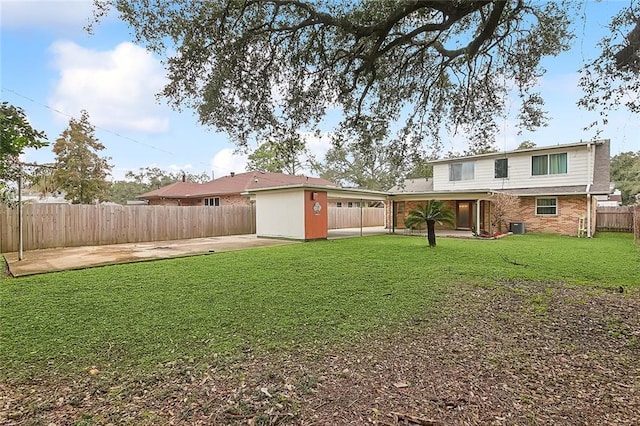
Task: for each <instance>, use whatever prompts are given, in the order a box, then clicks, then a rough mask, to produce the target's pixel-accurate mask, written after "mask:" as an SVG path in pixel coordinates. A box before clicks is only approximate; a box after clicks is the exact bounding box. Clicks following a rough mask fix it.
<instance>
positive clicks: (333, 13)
mask: <svg viewBox="0 0 640 426" xmlns="http://www.w3.org/2000/svg"><path fill="white" fill-rule="evenodd" d="M96 5H97V12H96V15H97V16H98V18H99V17H100V16H104V15H106V14H107V13H108V12H109V9H110V8H115V9H117V11H118V12H119V14H120V16H121V18H122V19H123V20H124V21H126V22H127V23H128V24H129V25H130V27H131V28H132V29H133V31H134V33H135V38H136V40H137V41H139V42H142V43H146V45H147V47H148V48H149V49H150V50H152V51H154V52H156V53H157V54H160V55H164V56H166V58H165V60H166V63H167V69H168V77H169V84H168V85H167V86H166V87H165V89H164V91H163V94H164V96H166V97H167V98H168V99H169V100H170V102H171V103H173V104H174V106H176V107H178V108H179V107H180V106H183V105H189V106H192V107H194V108H196V109H197V111H198V113H199V115H200V120H201V122H202V123H203V124H205V125H212V126H215V127H216V128H218V129H220V130H222V131H225V132H226V133H228V134H229V135H230V136H231V138H232V139H233V140H234V141H235V142H236V143H237V144H238V145H239V146H240V147H242V148H244V147H247V146H248V145H249V143H250V142H252V141H253V142H254V143H255V142H258V141H262V140H264V139H265V138H266V137H267V136H268V135H270V134H272V133H274V132H275V131H276V130H277V129H278V127H279V126H282V125H283V124H284V123H289V124H290V125H291V126H293V127H294V128H301V129H307V130H310V129H313V128H315V127H317V126H318V124H319V123H320V122H321V120H322V119H323V118H324V117H325V115H326V113H327V111H328V110H329V109H338V110H339V111H340V112H343V113H344V122H345V123H347V122H350V121H351V120H354V121H355V122H357V121H358V119H359V118H360V117H365V116H371V117H376V118H378V119H380V120H383V121H385V122H386V123H387V124H393V126H392V128H394V129H396V130H397V131H398V132H397V133H398V138H397V139H398V144H399V145H400V146H401V147H403V148H406V147H408V146H410V145H411V143H412V142H411V140H410V138H403V137H401V135H406V134H408V133H415V134H416V135H417V136H419V139H420V140H421V141H423V140H425V139H427V140H431V141H435V143H437V140H438V137H439V135H440V133H441V132H442V130H443V128H447V129H449V130H451V131H456V130H458V129H462V130H465V131H467V132H468V134H469V135H470V136H471V139H472V141H473V143H476V142H479V141H482V140H487V139H489V140H491V139H492V136H493V135H494V134H495V132H496V131H497V126H496V123H495V120H496V119H497V118H500V117H501V116H500V114H501V113H502V112H503V109H504V102H505V99H508V98H509V97H508V96H505V92H506V91H507V89H506V87H505V86H506V85H505V81H513V82H515V86H516V88H517V89H516V91H517V93H518V95H519V96H520V99H521V104H522V106H523V107H522V108H521V110H522V113H521V119H522V124H523V125H524V126H525V127H528V128H530V127H535V126H539V125H542V124H543V122H544V114H542V112H541V108H542V102H541V101H542V100H541V99H540V97H539V96H538V95H537V94H536V93H535V92H534V91H533V88H534V85H535V84H534V83H535V82H536V81H537V80H538V78H539V77H540V76H541V75H543V74H544V69H543V68H542V66H541V65H540V63H541V60H542V59H543V58H544V57H546V56H553V55H556V54H558V53H560V52H561V51H563V50H565V49H566V48H567V46H568V41H569V40H570V39H571V34H570V32H569V29H568V28H569V18H570V17H572V16H573V15H572V13H573V11H572V8H571V7H568V6H567V5H566V4H564V3H563V4H556V2H547V3H544V2H542V3H541V2H534V1H523V2H515V1H513V2H511V1H510V2H397V1H358V2H353V1H346V0H343V1H281V0H264V1H237V0H221V1H217V2H151V3H149V2H145V3H144V4H142V3H139V2H137V1H135V0H120V1H117V2H111V1H110V0H97V1H96ZM401 151H402V150H401Z"/></svg>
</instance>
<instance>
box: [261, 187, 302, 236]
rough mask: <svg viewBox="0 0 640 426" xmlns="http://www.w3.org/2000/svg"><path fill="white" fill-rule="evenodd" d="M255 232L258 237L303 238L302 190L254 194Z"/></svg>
mask: <svg viewBox="0 0 640 426" xmlns="http://www.w3.org/2000/svg"><path fill="white" fill-rule="evenodd" d="M256 233H257V235H258V236H259V237H285V238H293V239H300V240H303V239H304V238H305V233H304V191H295V192H293V191H292V192H284V191H277V192H260V193H258V194H256Z"/></svg>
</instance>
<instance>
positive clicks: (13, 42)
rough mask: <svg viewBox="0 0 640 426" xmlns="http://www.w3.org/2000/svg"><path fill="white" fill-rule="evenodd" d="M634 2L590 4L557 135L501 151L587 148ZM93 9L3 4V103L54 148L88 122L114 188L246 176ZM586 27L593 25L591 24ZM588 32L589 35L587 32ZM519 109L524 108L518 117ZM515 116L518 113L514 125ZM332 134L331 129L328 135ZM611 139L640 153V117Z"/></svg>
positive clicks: (509, 136)
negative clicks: (602, 62)
mask: <svg viewBox="0 0 640 426" xmlns="http://www.w3.org/2000/svg"><path fill="white" fill-rule="evenodd" d="M624 4H625V2H623V1H606V0H605V1H602V2H598V3H596V2H586V3H585V5H584V9H583V12H584V18H581V19H580V25H579V27H578V29H577V30H576V36H577V38H576V40H575V44H574V48H573V49H572V50H571V51H570V52H567V53H566V54H564V55H563V56H562V57H560V58H551V59H549V60H547V61H546V62H545V64H546V67H547V69H548V72H547V74H546V75H545V76H544V77H543V78H542V80H541V81H540V90H541V92H542V94H543V97H544V98H545V100H546V101H547V109H548V110H549V116H550V117H551V121H550V122H549V126H548V127H545V128H542V129H540V130H538V131H536V132H534V133H530V132H525V133H523V134H521V135H518V134H517V129H516V128H515V126H514V123H515V120H514V119H513V118H507V119H505V120H503V123H502V132H501V134H500V135H499V136H498V138H497V147H498V148H500V149H507V150H508V149H513V148H515V147H516V146H517V145H518V144H519V143H520V142H522V141H524V140H531V141H534V142H535V143H536V144H537V145H538V146H546V145H555V144H558V143H570V142H576V141H580V140H587V139H591V138H592V137H593V133H594V132H593V131H590V132H587V131H583V128H584V127H585V126H586V125H587V124H588V123H590V122H591V121H593V120H594V118H596V115H595V114H593V113H588V112H585V111H581V110H579V109H578V108H577V107H576V101H577V100H578V99H579V97H580V90H579V88H578V87H577V81H578V78H579V75H578V73H577V71H578V69H579V68H580V64H581V63H582V62H583V61H584V60H585V59H590V58H593V57H594V56H595V55H596V50H595V44H596V42H597V40H598V39H599V38H600V36H601V35H602V34H603V33H604V32H605V31H606V24H607V21H608V18H609V17H610V16H611V15H612V14H613V13H614V12H615V11H617V10H618V9H619V8H620V7H621V6H623V5H624ZM91 11H92V4H91V2H90V1H86V0H75V1H59V0H48V1H42V0H40V1H31V0H18V1H15V0H0V22H1V28H0V49H1V52H2V53H1V63H0V82H1V86H2V92H1V93H2V100H3V101H8V102H9V103H11V104H13V105H17V106H20V107H22V108H23V109H24V110H25V111H26V113H27V115H28V117H29V120H30V121H31V124H32V125H33V127H35V128H36V129H39V130H44V131H45V132H46V133H47V136H48V138H49V140H50V141H55V139H56V138H57V137H58V136H59V135H60V133H61V132H62V131H63V130H64V129H65V128H66V126H67V124H68V122H69V118H70V116H74V117H78V116H79V111H80V110H81V109H86V110H87V111H88V112H89V116H90V120H91V123H92V124H94V125H95V126H96V135H97V137H98V139H99V140H100V141H101V142H102V143H103V144H104V145H105V146H106V150H105V151H103V154H104V155H107V156H109V157H111V163H112V164H113V165H114V170H113V178H114V179H122V178H123V176H124V174H125V173H126V171H128V170H137V169H138V168H139V167H144V166H157V167H160V168H162V169H165V170H172V171H177V170H185V171H188V172H190V173H201V172H207V173H209V174H211V173H212V172H214V173H215V176H216V177H219V176H222V175H224V174H228V173H229V172H231V171H236V172H240V171H243V169H244V164H245V161H246V159H245V157H243V156H239V155H234V154H233V151H234V148H235V147H234V146H233V145H232V144H231V143H230V142H229V141H228V139H227V138H226V136H225V135H224V134H221V133H217V132H215V130H214V129H207V128H204V127H202V126H201V125H200V124H199V123H198V121H197V117H196V116H195V114H194V113H193V112H192V111H190V110H185V111H183V112H181V113H179V112H176V111H173V110H172V109H171V108H169V107H168V106H167V105H166V103H165V102H164V101H163V100H160V101H158V100H157V99H156V97H155V94H156V93H158V92H159V91H160V90H161V88H162V86H163V84H164V82H165V73H164V70H163V67H162V65H161V63H160V61H159V60H158V58H155V57H153V56H152V55H150V54H149V53H147V52H146V51H145V50H144V49H143V48H141V47H139V46H136V45H135V44H133V43H131V40H132V35H131V32H130V30H129V29H128V28H127V27H126V26H125V25H124V24H123V23H121V22H118V21H117V20H116V19H115V18H108V19H106V20H104V21H103V22H102V23H101V24H100V25H98V26H97V27H96V29H95V31H94V34H93V35H89V34H88V33H87V32H86V31H85V30H84V29H83V27H84V26H85V25H86V24H87V23H88V20H89V17H90V16H91ZM583 19H584V20H583ZM583 23H584V25H582V24H583ZM514 108H515V107H514ZM515 114H516V111H515V110H514V111H512V114H511V115H513V116H515ZM324 130H325V135H326V132H329V131H330V130H331V129H330V128H326V129H324ZM600 130H601V132H602V133H601V137H602V138H609V139H611V151H612V152H611V153H612V155H615V154H617V153H619V152H624V151H639V150H640V138H639V137H638V134H640V120H639V117H637V116H634V115H632V114H630V113H629V112H627V111H625V110H620V111H619V112H615V113H613V114H611V116H610V119H609V124H608V125H607V126H606V127H600ZM310 143H311V145H310V150H311V151H312V152H313V153H314V154H315V155H316V156H317V157H318V158H322V157H323V155H324V153H325V152H326V149H327V148H328V137H324V138H320V139H316V138H314V139H312V140H311V141H310ZM463 143H464V141H463V140H462V138H459V137H458V138H454V139H450V140H445V150H449V149H454V150H462V149H463V145H462V144H463ZM53 158H54V155H53V153H52V152H51V149H50V148H43V149H40V150H37V151H36V150H30V151H28V152H27V153H26V155H25V160H26V161H35V162H39V163H43V162H51V161H53Z"/></svg>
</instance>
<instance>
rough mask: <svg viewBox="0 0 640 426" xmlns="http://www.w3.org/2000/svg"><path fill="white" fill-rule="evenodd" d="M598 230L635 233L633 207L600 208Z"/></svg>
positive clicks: (597, 214)
mask: <svg viewBox="0 0 640 426" xmlns="http://www.w3.org/2000/svg"><path fill="white" fill-rule="evenodd" d="M596 230H597V231H619V232H633V206H620V207H598V210H597V211H596Z"/></svg>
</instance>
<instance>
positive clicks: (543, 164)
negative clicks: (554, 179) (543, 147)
mask: <svg viewBox="0 0 640 426" xmlns="http://www.w3.org/2000/svg"><path fill="white" fill-rule="evenodd" d="M564 173H567V153H566V152H562V153H560V154H549V155H534V156H532V157H531V175H533V176H541V175H559V174H564Z"/></svg>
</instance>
